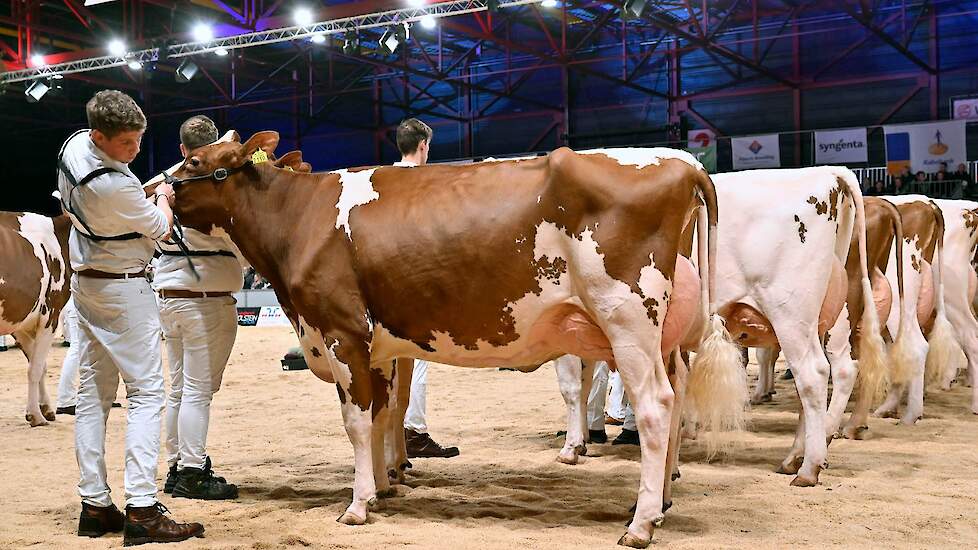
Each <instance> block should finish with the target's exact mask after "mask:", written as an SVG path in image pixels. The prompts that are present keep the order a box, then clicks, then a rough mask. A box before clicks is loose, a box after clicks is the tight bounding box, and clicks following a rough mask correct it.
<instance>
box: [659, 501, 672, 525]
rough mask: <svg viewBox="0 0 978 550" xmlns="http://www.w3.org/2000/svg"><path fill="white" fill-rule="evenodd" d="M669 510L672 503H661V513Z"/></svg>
mask: <svg viewBox="0 0 978 550" xmlns="http://www.w3.org/2000/svg"><path fill="white" fill-rule="evenodd" d="M669 508H672V501H671V500H667V501H665V502H663V503H662V513H663V514H665V513H666V512H667V511H668V510H669ZM656 527H658V525H656Z"/></svg>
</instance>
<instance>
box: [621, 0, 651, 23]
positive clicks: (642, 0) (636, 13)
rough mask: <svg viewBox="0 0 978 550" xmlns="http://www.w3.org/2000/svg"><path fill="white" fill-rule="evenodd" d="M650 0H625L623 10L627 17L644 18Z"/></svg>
mask: <svg viewBox="0 0 978 550" xmlns="http://www.w3.org/2000/svg"><path fill="white" fill-rule="evenodd" d="M647 3H648V0H625V5H624V6H622V9H623V10H624V12H625V16H626V17H632V18H635V19H637V18H639V17H642V12H644V11H645V4H647Z"/></svg>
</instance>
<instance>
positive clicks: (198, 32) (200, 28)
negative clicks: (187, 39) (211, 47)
mask: <svg viewBox="0 0 978 550" xmlns="http://www.w3.org/2000/svg"><path fill="white" fill-rule="evenodd" d="M194 40H196V41H197V42H209V41H211V40H214V29H212V28H211V26H210V25H208V24H206V23H197V25H196V26H195V27H194Z"/></svg>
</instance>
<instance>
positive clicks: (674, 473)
mask: <svg viewBox="0 0 978 550" xmlns="http://www.w3.org/2000/svg"><path fill="white" fill-rule="evenodd" d="M681 477H683V474H682V473H681V472H680V471H679V469H678V468H677V469H676V471H675V472H673V473H672V480H673V481H676V480H677V479H679V478H681Z"/></svg>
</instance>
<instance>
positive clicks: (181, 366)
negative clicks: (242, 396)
mask: <svg viewBox="0 0 978 550" xmlns="http://www.w3.org/2000/svg"><path fill="white" fill-rule="evenodd" d="M217 138H218V134H217V127H216V126H215V125H214V122H213V121H211V119H209V118H207V117H206V116H194V117H191V118H189V119H187V120H186V121H185V122H184V123H183V124H182V125H181V126H180V152H181V153H182V154H183V156H184V157H185V158H186V157H187V156H188V155H189V153H190V152H191V151H193V150H194V149H197V148H198V147H203V146H204V145H208V144H211V143H214V142H215V141H217ZM177 238H181V239H182V240H183V241H184V243H185V244H186V247H187V249H188V250H189V255H185V253H187V252H186V251H181V250H180V248H178V247H177V245H176V244H174V243H173V242H168V241H164V242H161V243H160V244H159V250H160V252H161V253H162V255H161V256H160V258H159V260H158V262H159V263H158V265H157V266H156V274H155V276H154V277H153V289H154V290H156V292H157V293H158V294H159V296H160V300H159V303H160V317H161V319H162V322H163V335H164V336H165V342H166V352H167V357H168V358H169V361H170V393H169V394H168V396H167V400H166V404H167V409H166V451H167V462H168V464H169V465H170V469H169V471H168V473H167V478H166V483H165V485H164V488H163V491H164V492H166V493H170V492H172V493H173V496H175V497H183V498H193V499H202V500H225V499H233V498H237V496H238V488H237V486H235V485H233V484H231V483H227V482H226V480H224V479H223V478H220V477H218V476H215V475H214V473H213V471H212V470H211V463H210V459H209V458H208V456H207V450H206V444H207V430H208V427H209V425H210V415H211V413H210V410H211V401H212V399H213V398H214V394H215V393H216V392H217V391H218V390H219V389H220V388H221V380H222V379H223V377H224V368H225V366H226V365H227V361H228V357H230V355H231V347H232V346H233V345H234V338H235V335H236V334H237V331H238V315H237V309H236V308H235V305H234V304H235V301H234V298H233V297H232V294H233V293H234V292H235V291H237V290H240V289H241V286H242V285H243V284H244V279H243V276H242V268H241V263H240V262H239V261H238V259H237V257H236V256H235V255H234V253H233V252H232V251H231V250H228V248H229V245H228V243H227V242H226V241H225V240H224V239H223V238H220V237H212V236H210V235H205V234H203V233H201V232H199V231H195V230H193V229H183V230H182V232H181V231H180V230H179V228H176V229H175V230H174V236H173V239H174V240H175V239H177Z"/></svg>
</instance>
